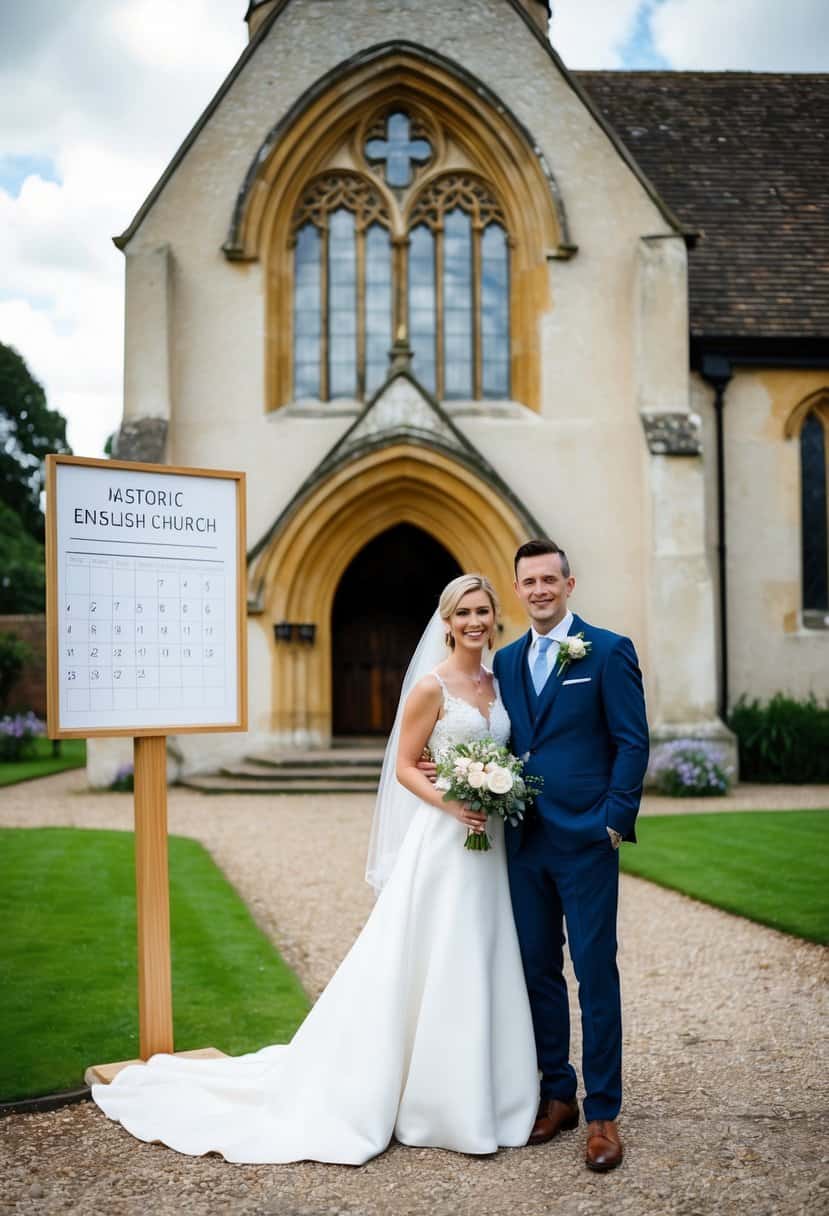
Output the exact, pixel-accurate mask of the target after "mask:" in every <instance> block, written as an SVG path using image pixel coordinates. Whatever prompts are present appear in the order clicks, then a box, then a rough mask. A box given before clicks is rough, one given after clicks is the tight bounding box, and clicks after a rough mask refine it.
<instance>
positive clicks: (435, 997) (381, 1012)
mask: <svg viewBox="0 0 829 1216" xmlns="http://www.w3.org/2000/svg"><path fill="white" fill-rule="evenodd" d="M497 611H498V603H497V599H496V595H495V591H494V589H493V587H492V585H491V584H490V583H489V581H488V580H487V579H486V578H484V577H483V576H482V575H475V574H468V575H461V576H460V577H459V578H456V579H454V580H453V581H452V582H451V583H449V585H448V586H447V587H446V588H445V589H444V591H443V593H442V595H441V597H440V602H439V606H438V611H437V612H436V613H435V615H434V617H433V618H432V620H431V622H430V623H429V625H428V627H427V629H426V632H425V633H424V635H423V637H422V639H421V641H420V644H419V646H418V648H417V650H416V652H415V655H414V658H413V659H412V662H411V665H410V667H409V671H408V673H407V675H406V681H405V682H404V685H403V692H402V694H401V698H400V706H399V708H398V712H397V720H396V721H395V726H394V730H393V731H392V735H391V738H390V739H389V744H388V747H387V749H386V757H385V761H384V766H383V775H382V778H381V783H380V790H379V794H378V798H377V807H376V809H375V815H374V822H373V824H372V833H371V843H370V847H369V861H368V870H367V874H366V877H367V879H368V881H369V882H370V883H371V884H372V885H373V886H374V887H375V889H376V890H377V891H378V892H379V897H378V899H377V902H376V904H375V906H374V909H373V911H372V913H371V915H370V917H369V919H368V921H367V922H366V925H365V927H364V929H363V931H362V933H361V934H360V935H359V937H358V938H357V940H356V942H355V943H354V945H353V946H352V948H351V950H350V951H349V953H348V954H347V955H346V957H345V959H344V960H343V962H342V963H341V964H340V967H339V969H338V970H337V972H336V973H335V975H334V977H333V979H332V980H331V982H330V983H329V985H328V987H327V988H326V989H325V991H324V992H323V993H322V995H321V996H320V998H319V1000H318V1001H317V1003H316V1005H315V1006H314V1008H313V1009H312V1010H311V1012H310V1013H309V1015H308V1017H307V1018H306V1019H305V1021H304V1023H303V1024H302V1026H301V1027H300V1028H299V1030H298V1031H297V1033H296V1035H295V1036H294V1038H293V1040H292V1041H291V1043H289V1044H287V1045H277V1046H271V1047H264V1048H262V1050H261V1051H257V1052H254V1053H251V1054H249V1055H243V1056H236V1057H227V1058H225V1059H218V1060H192V1059H191V1060H187V1059H181V1058H178V1057H176V1056H173V1055H156V1056H153V1057H152V1059H150V1060H149V1061H148V1063H147V1064H138V1065H132V1066H130V1067H128V1068H125V1069H123V1070H122V1071H121V1072H120V1073H119V1074H118V1075H117V1076H116V1078H115V1080H114V1081H113V1082H112V1084H110V1085H95V1086H93V1087H92V1097H93V1098H94V1100H95V1102H97V1104H98V1106H100V1108H101V1109H102V1110H103V1111H104V1113H105V1114H107V1115H108V1116H109V1117H110V1118H111V1119H116V1120H119V1121H120V1122H121V1123H122V1125H123V1126H124V1127H125V1128H126V1129H127V1131H129V1132H131V1133H132V1134H133V1135H134V1136H136V1137H138V1138H139V1139H140V1140H147V1141H161V1142H163V1143H164V1144H167V1145H169V1146H170V1147H171V1148H174V1149H177V1150H178V1151H179V1152H181V1153H190V1154H194V1155H198V1154H201V1153H208V1152H218V1153H221V1154H222V1156H224V1157H225V1158H226V1159H227V1160H228V1161H234V1162H251V1163H265V1162H287V1161H301V1160H306V1159H310V1160H315V1161H327V1162H340V1163H342V1164H349V1165H360V1164H362V1163H363V1162H365V1161H368V1160H369V1159H370V1158H371V1157H374V1156H376V1155H377V1154H378V1153H381V1152H382V1151H383V1150H384V1149H385V1148H386V1147H387V1146H388V1144H389V1142H390V1140H391V1139H392V1137H393V1136H394V1137H396V1139H397V1140H398V1141H400V1142H401V1143H403V1144H410V1145H418V1146H424V1147H426V1146H428V1147H433V1148H445V1149H454V1150H455V1151H457V1152H462V1153H492V1152H495V1150H496V1149H497V1148H498V1147H499V1146H518V1145H523V1144H526V1142H527V1138H528V1136H529V1134H530V1130H531V1129H532V1126H533V1121H534V1119H535V1115H536V1108H537V1105H538V1074H537V1070H536V1055H535V1046H534V1042H533V1030H532V1022H531V1019H530V1009H529V1002H528V999H527V991H526V986H525V982H524V974H523V971H522V967H521V959H520V955H519V950H518V942H517V938H516V933H515V926H514V923H513V916H512V906H511V903H510V895H509V887H508V883H507V869H506V856H505V851H504V844H503V823H502V822H501V820H495V821H494V822H492V823H490V824H489V826H488V830H489V833H490V837H491V838H492V840H493V844H494V847H493V848H492V849H491V850H490V851H489V852H479V851H470V850H467V849H464V848H463V843H464V840H465V838H466V834H467V832H468V831H469V830H481V829H482V827H483V822H484V821H483V818H482V816H480V815H476V814H474V813H472V812H471V811H470V810H468V809H467V807H466V806H465V805H464V804H462V803H457V802H449V803H446V802H444V801H443V800H442V795H441V793H440V791H438V790H436V789H435V787H434V786H433V785H432V784H431V782H430V781H429V779H428V778H427V777H426V776H425V775H424V774H423V773H422V772H420V771H419V770H418V767H417V764H418V760H419V759H420V757H421V754H422V752H423V750H424V748H425V747H428V748H429V751H430V752H431V754H432V755H433V756H434V757H438V756H439V755H440V754H441V753H442V752H443V751H445V749H447V748H448V747H450V746H452V745H454V744H456V743H459V742H463V741H467V740H470V739H478V738H487V737H491V738H494V739H495V740H497V741H498V742H499V743H506V742H507V740H508V739H509V734H510V722H509V718H508V717H507V713H506V710H505V709H504V706H503V703H502V701H501V698H500V695H499V692H498V687H497V684H496V683H495V681H494V679H493V676H492V673H491V672H490V671H489V670H488V669H487V668H486V667H485V666H484V665H483V662H482V659H483V656H484V653H485V651H486V649H487V647H488V646H491V643H492V640H493V635H494V630H495V619H496V614H497Z"/></svg>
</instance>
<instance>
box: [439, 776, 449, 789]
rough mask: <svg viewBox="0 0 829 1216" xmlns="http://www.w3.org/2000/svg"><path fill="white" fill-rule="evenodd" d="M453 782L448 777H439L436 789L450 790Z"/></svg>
mask: <svg viewBox="0 0 829 1216" xmlns="http://www.w3.org/2000/svg"><path fill="white" fill-rule="evenodd" d="M451 784H452V782H451V781H450V780H449V778H448V777H438V779H437V781H436V782H435V789H436V790H448V789H449V787H450V786H451Z"/></svg>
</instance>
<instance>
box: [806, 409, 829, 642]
mask: <svg viewBox="0 0 829 1216" xmlns="http://www.w3.org/2000/svg"><path fill="white" fill-rule="evenodd" d="M828 415H829V410H827V409H826V408H824V409H823V410H822V411H821V412H820V413H819V412H818V410H816V409H814V410H811V411H810V412H809V413H808V414H807V415H806V418H805V419H804V421H803V425H802V427H801V429H800V520H801V557H802V566H801V569H802V578H803V618H804V624H806V625H807V626H808V625H818V624H819V625H822V626H824V627H825V626H826V624H827V623H829V508H828V507H827V481H829V474H828V473H827V469H828V467H829V466H827V450H828V449H829V443H827V439H829V435H827V431H829V418H828V417H827V416H828Z"/></svg>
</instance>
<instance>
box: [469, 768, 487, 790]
mask: <svg viewBox="0 0 829 1216" xmlns="http://www.w3.org/2000/svg"><path fill="white" fill-rule="evenodd" d="M466 779H467V781H468V782H469V784H470V785H471V786H472V788H473V790H479V789H481V787H482V786H484V785H486V783H487V775H486V773H485V772H483V771H481V772H478V770H477V769H476V770H475V771H474V772H472V771H470V772H469V773H467V777H466Z"/></svg>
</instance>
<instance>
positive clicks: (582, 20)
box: [550, 0, 643, 69]
mask: <svg viewBox="0 0 829 1216" xmlns="http://www.w3.org/2000/svg"><path fill="white" fill-rule="evenodd" d="M642 7H643V4H642V0H553V3H552V10H553V19H552V21H551V22H550V41H551V42H552V44H553V46H554V47H555V49H556V51H557V52H558V54H559V55H560V56H561V58H562V59H563V60H564V62H565V63H566V65H567V67H568V68H576V69H578V68H585V69H586V68H620V67H622V57H621V56H622V48H623V47H624V46H625V44H626V43H627V41H628V39H629V38H630V36H631V34H632V33H633V30H634V27H635V25H636V18H637V14H638V12H639V10H640V8H642Z"/></svg>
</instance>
